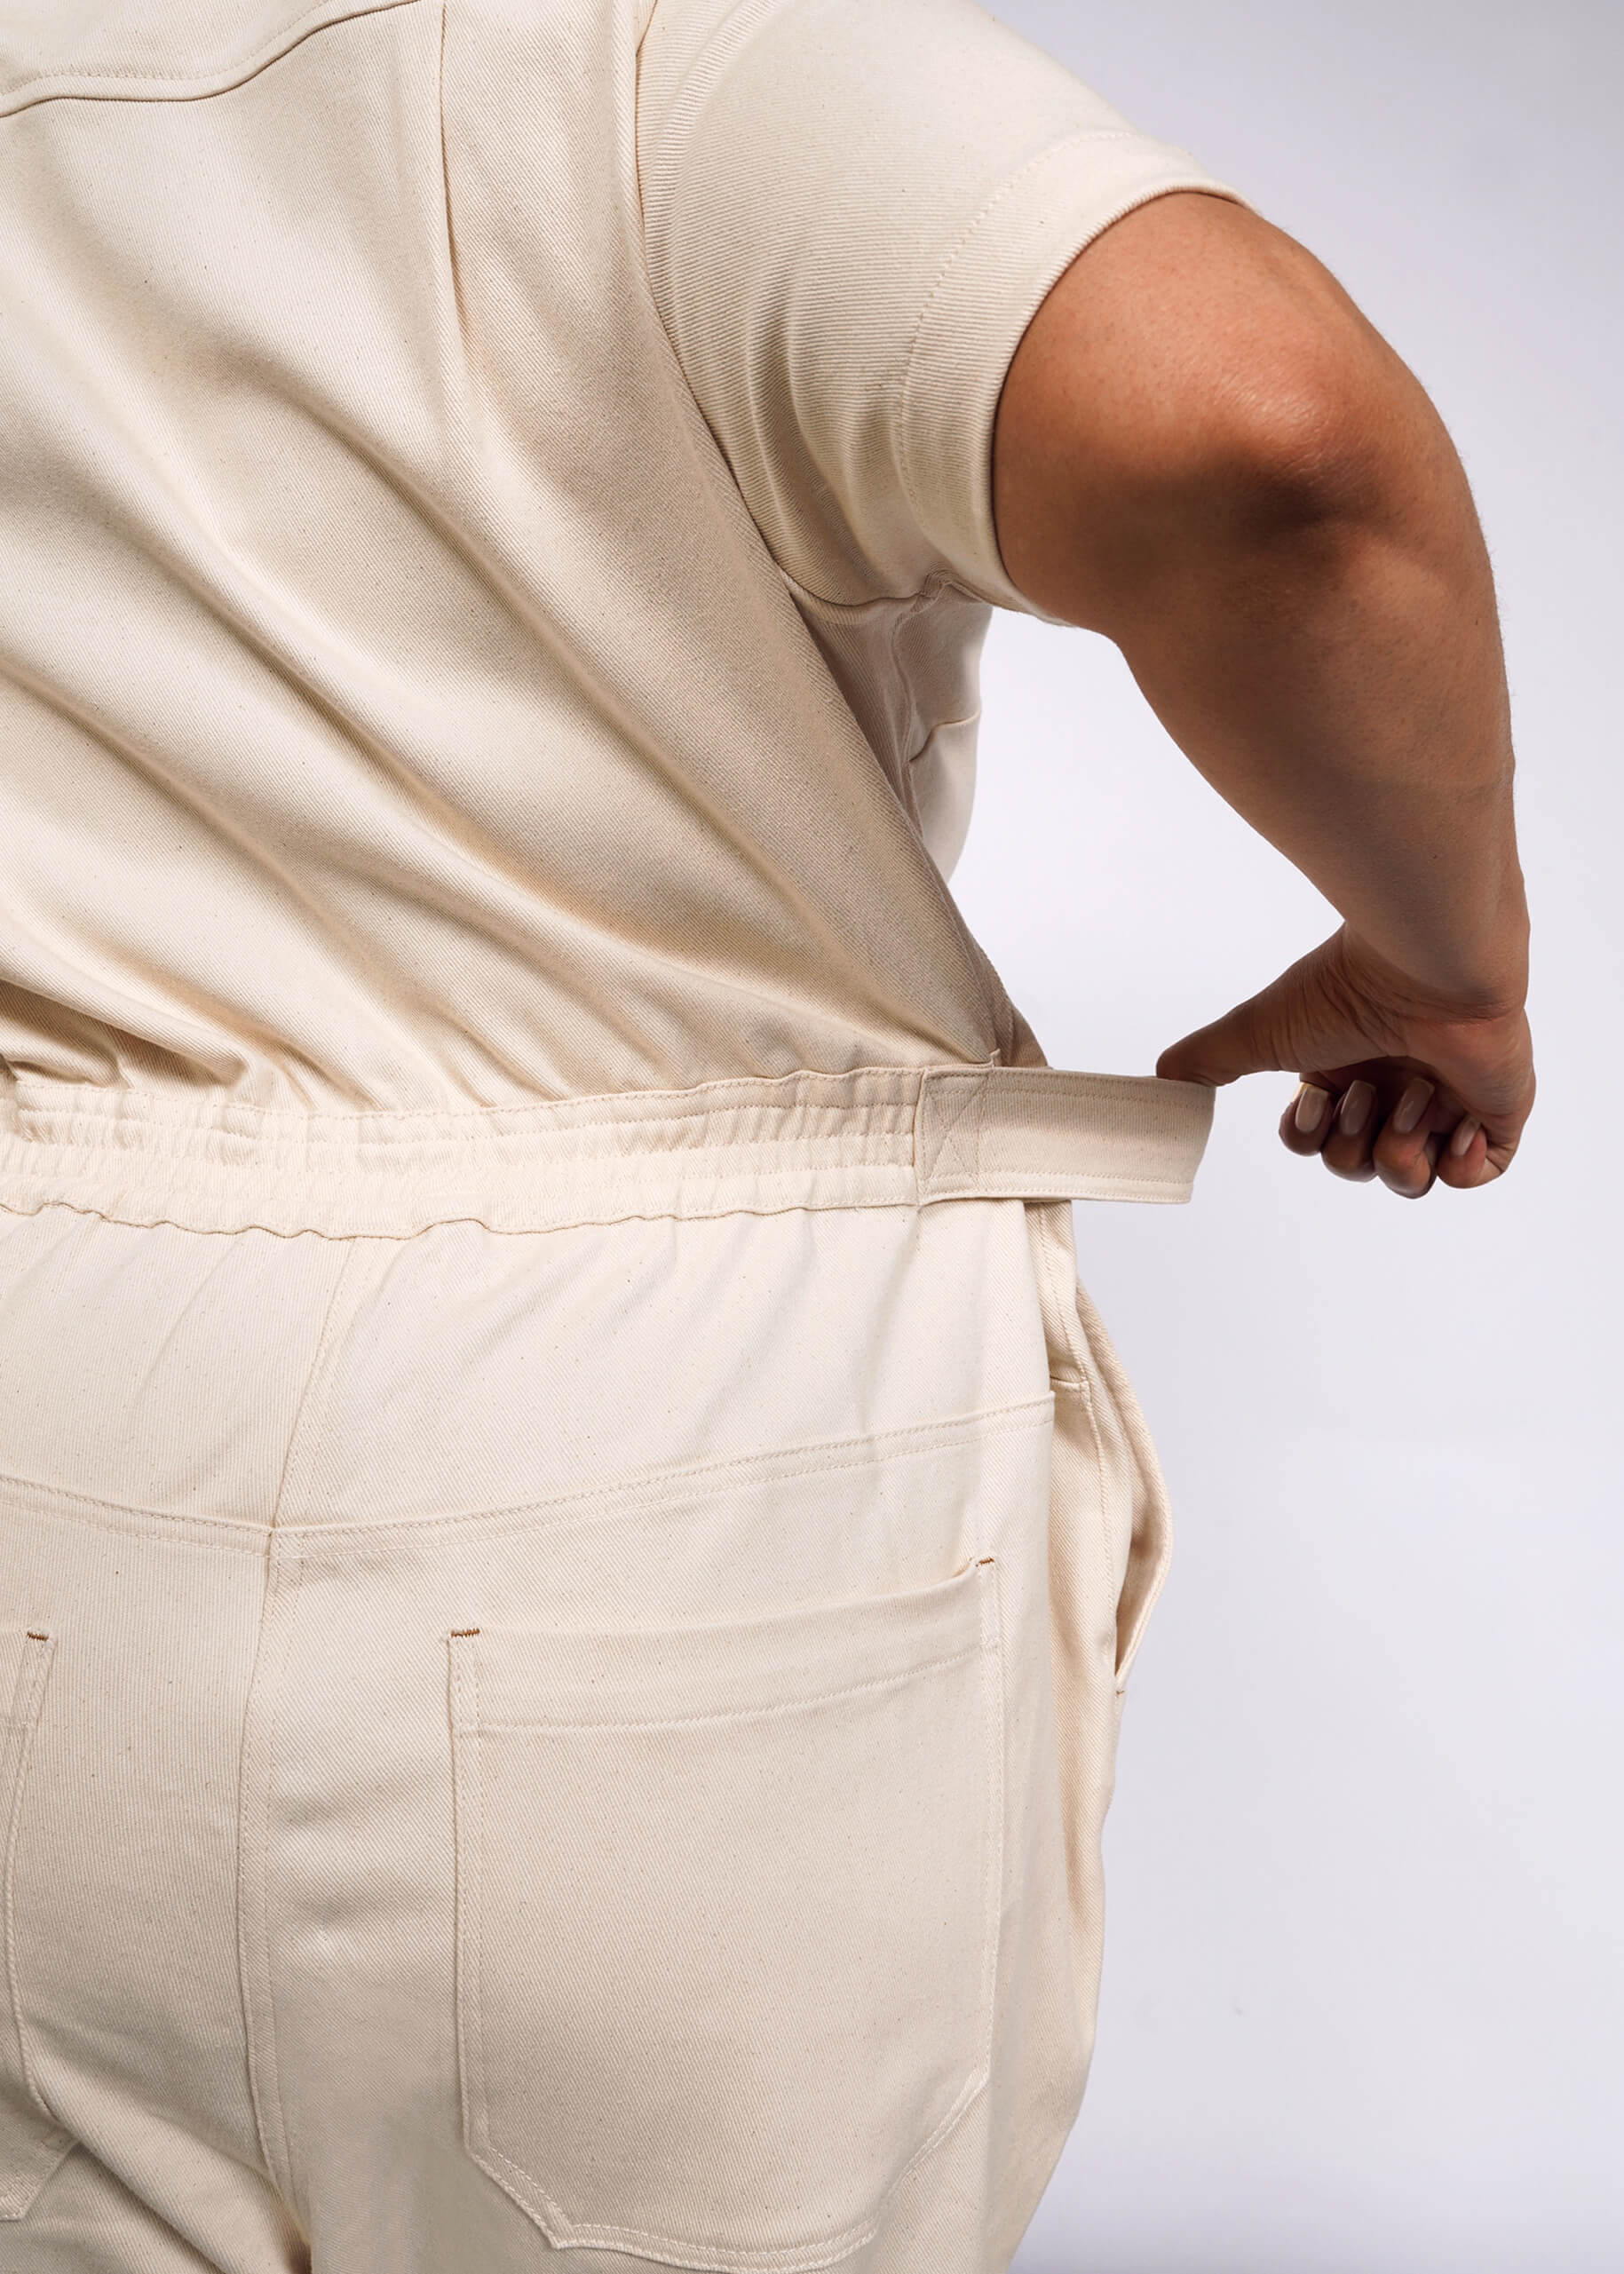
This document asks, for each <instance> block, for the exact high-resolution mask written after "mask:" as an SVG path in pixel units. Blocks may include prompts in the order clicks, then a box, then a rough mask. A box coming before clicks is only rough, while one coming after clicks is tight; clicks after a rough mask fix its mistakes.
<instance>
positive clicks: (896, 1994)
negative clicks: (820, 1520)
mask: <svg viewBox="0 0 1624 2274" xmlns="http://www.w3.org/2000/svg"><path fill="white" fill-rule="evenodd" d="M449 1647H450V1655H451V1715H452V1731H453V1745H454V1758H455V1770H456V1964H457V2022H458V2050H459V2060H460V2064H461V2070H462V2086H463V2137H464V2141H465V2143H466V2145H467V2148H468V2151H469V2152H470V2153H471V2156H472V2157H473V2159H474V2160H475V2161H476V2162H477V2163H479V2165H481V2166H482V2167H483V2168H484V2169H485V2170H486V2171H487V2172H488V2173H489V2174H490V2175H491V2177H492V2178H493V2179H495V2181H496V2182H497V2183H499V2184H500V2185H501V2186H502V2187H503V2188H504V2189H505V2190H506V2191H507V2192H508V2193H509V2194H510V2195H511V2197H512V2198H513V2199H514V2200H515V2201H516V2202H517V2203H519V2205H520V2206H522V2207H523V2208H524V2209H525V2210H526V2211H527V2212H528V2213H529V2215H530V2216H531V2217H532V2218H533V2219H534V2220H535V2222H536V2223H537V2225H538V2226H539V2227H540V2228H541V2229H542V2230H543V2233H544V2234H545V2235H546V2236H547V2237H548V2238H549V2240H550V2241H551V2242H552V2243H553V2244H555V2245H557V2246H566V2245H573V2246H582V2245H585V2246H598V2247H601V2248H605V2249H611V2250H623V2251H627V2252H629V2253H630V2254H633V2255H636V2256H639V2257H645V2258H652V2259H654V2261H655V2262H656V2263H658V2264H661V2265H665V2266H677V2267H686V2268H707V2269H718V2270H728V2274H756V2270H758V2274H796V2270H802V2269H811V2268H814V2267H821V2266H829V2265H833V2264H835V2263H836V2262H837V2261H839V2260H840V2259H843V2258H845V2257H847V2256H849V2255H850V2254H851V2253H852V2252H853V2251H856V2250H859V2249H860V2248H861V2247H862V2246H863V2244H864V2243H865V2242H866V2241H867V2239H868V2238H870V2237H871V2236H872V2235H873V2233H874V2232H875V2229H876V2227H877V2225H878V2222H879V2218H880V2215H881V2212H882V2210H883V2206H884V2204H885V2201H886V2199H887V2197H888V2196H889V2195H890V2194H891V2192H892V2191H893V2190H894V2189H895V2188H896V2186H897V2185H898V2183H899V2181H900V2180H901V2179H902V2178H903V2177H904V2175H906V2174H907V2172H908V2171H909V2170H910V2169H911V2168H912V2167H913V2166H914V2165H915V2164H916V2163H917V2162H919V2160H920V2159H921V2158H923V2156H925V2155H926V2154H928V2153H929V2152H930V2151H931V2149H932V2148H933V2147H934V2146H935V2145H936V2144H937V2143H938V2142H939V2141H940V2140H941V2139H942V2138H943V2137H944V2136H945V2135H946V2134H947V2132H948V2131H949V2130H950V2129H951V2128H952V2127H953V2126H954V2125H955V2123H956V2122H957V2121H958V2120H959V2119H960V2118H961V2117H962V2116H963V2113H964V2112H965V2110H966V2109H967V2108H968V2107H969V2106H970V2104H971V2102H972V2101H973V2100H974V2099H975V2097H976V2096H977V2094H978V2092H979V2091H980V2089H981V2088H982V2087H983V2085H984V2084H985V2083H986V2074H987V2060H988V2052H989V2046H990V2040H991V2033H992V2020H993V1980H994V1966H995V1963H996V1959H997V1942H998V1919H999V1913H1000V1907H1001V1880H1002V1822H1003V1795H1002V1759H1003V1739H1002V1659H1001V1649H1000V1639H999V1620H998V1597H997V1583H996V1573H995V1570H994V1565H993V1562H992V1560H991V1558H990V1557H989V1558H986V1559H985V1560H983V1561H982V1562H980V1563H977V1564H972V1565H970V1566H969V1567H968V1568H967V1569H966V1570H964V1571H963V1572H961V1573H958V1574H957V1575H956V1576H955V1577H954V1578H952V1579H949V1580H947V1581H941V1582H939V1583H938V1584H937V1585H935V1586H933V1587H928V1588H924V1589H918V1590H915V1591H914V1592H910V1593H906V1594H900V1595H893V1596H885V1597H875V1598H869V1599H865V1600H862V1601H858V1602H847V1603H837V1604H820V1605H817V1606H815V1607H811V1608H804V1609H799V1610H793V1611H788V1612H783V1613H781V1614H775V1615H773V1616H771V1617H765V1618H761V1619H757V1620H752V1621H750V1622H749V1623H745V1624H740V1625H732V1626H718V1627H705V1628H668V1629H664V1630H661V1631H656V1632H647V1631H643V1632H625V1631H617V1632H606V1633H585V1634H583V1633H554V1632H535V1631H518V1630H514V1629H503V1630H498V1629H493V1628H485V1629H484V1630H483V1631H480V1630H478V1629H475V1630H471V1631H468V1632H463V1633H458V1634H453V1635H452V1636H450V1637H449Z"/></svg>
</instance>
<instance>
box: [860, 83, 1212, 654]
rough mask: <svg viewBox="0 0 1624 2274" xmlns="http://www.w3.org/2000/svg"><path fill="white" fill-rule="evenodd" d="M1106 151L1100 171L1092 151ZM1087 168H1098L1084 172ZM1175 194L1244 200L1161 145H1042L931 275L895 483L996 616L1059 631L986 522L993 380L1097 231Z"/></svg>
mask: <svg viewBox="0 0 1624 2274" xmlns="http://www.w3.org/2000/svg"><path fill="white" fill-rule="evenodd" d="M1102 143H1103V144H1105V145H1107V146H1114V147H1111V148H1110V150H1109V155H1108V157H1106V161H1105V163H1104V164H1101V163H1100V162H1098V161H1099V159H1100V158H1101V157H1102V156H1103V155H1105V154H1104V153H1102V152H1101V151H1100V148H1099V146H1100V145H1101V144H1102ZM1085 155H1092V156H1093V157H1094V159H1095V160H1096V162H1095V163H1093V164H1088V163H1085V162H1082V161H1083V159H1084V157H1085ZM1175 190H1200V191H1205V192H1207V193H1208V194H1210V195H1213V196H1217V197H1224V198H1227V199H1228V200H1229V201H1230V202H1232V203H1234V204H1238V205H1245V204H1246V202H1247V201H1246V199H1245V198H1243V197H1242V196H1241V195H1240V193H1239V192H1238V191H1236V190H1233V189H1232V188H1230V187H1229V186H1227V185H1226V184H1224V183H1223V182H1220V181H1217V180H1216V179H1215V178H1213V177H1212V175H1210V174H1208V173H1207V172H1206V171H1205V170H1203V169H1202V168H1201V167H1200V166H1199V165H1198V164H1197V163H1196V162H1195V160H1194V159H1193V158H1192V157H1190V156H1189V155H1188V154H1187V153H1186V152H1184V151H1182V150H1177V149H1175V148H1173V147H1171V146H1170V145H1168V144H1167V143H1160V142H1154V141H1152V140H1150V139H1148V138H1146V137H1145V136H1143V135H1139V134H1137V133H1132V132H1124V133H1113V132H1111V131H1101V130H1099V129H1097V128H1094V129H1089V131H1085V132H1083V133H1080V134H1073V135H1067V136H1066V138H1065V139H1064V140H1062V141H1059V142H1056V143H1051V144H1050V146H1049V147H1048V148H1047V149H1045V150H1042V151H1040V152H1039V153H1038V155H1037V156H1035V157H1034V158H1032V159H1030V160H1028V162H1026V165H1024V166H1022V167H1021V168H1020V169H1019V170H1018V172H1016V173H1014V174H1011V175H1010V177H1009V178H1007V179H1006V180H1005V181H1004V182H1003V183H1002V185H1001V186H1000V187H999V188H998V189H997V190H996V191H995V192H994V194H993V196H992V197H991V198H989V199H988V201H987V202H986V204H985V205H984V206H983V207H982V208H981V210H980V211H979V212H978V214H977V215H976V216H975V218H973V220H971V221H970V224H969V226H967V227H966V229H965V230H964V232H963V234H962V235H961V236H960V238H959V239H958V241H957V242H956V243H955V246H954V247H953V250H951V252H949V254H948V255H947V259H946V260H945V262H944V263H943V265H942V268H941V270H940V273H939V275H938V276H937V279H936V281H935V283H934V284H933V286H932V287H931V292H930V294H929V296H928V297H927V298H926V301H925V304H924V306H923V309H922V310H921V312H920V316H919V321H918V323H917V325H916V326H915V333H914V339H913V343H912V345H911V347H910V349H909V352H908V359H907V365H906V367H905V369H904V372H903V376H902V384H901V392H900V398H899V414H898V456H899V474H900V477H901V481H902V486H903V488H904V491H905V492H906V495H907V500H908V503H909V505H910V507H911V509H912V511H914V513H915V515H916V516H917V517H918V519H919V523H920V526H921V527H922V529H923V530H924V531H925V532H926V533H927V535H929V537H930V538H931V542H932V543H934V544H935V545H936V546H937V547H938V548H939V551H940V552H941V554H942V556H943V558H944V559H947V560H948V561H950V562H952V563H954V564H955V568H954V574H953V581H954V582H955V583H957V584H958V585H959V586H960V587H961V589H962V590H965V591H967V592H969V593H970V594H971V595H972V596H973V597H974V598H977V599H980V600H985V601H987V602H989V603H990V604H991V605H992V606H994V607H1001V608H1010V609H1013V610H1016V611H1018V613H1019V614H1023V615H1031V616H1036V617H1037V618H1038V620H1039V621H1040V622H1043V623H1057V624H1058V623H1064V622H1066V618H1065V617H1063V616H1051V615H1049V614H1046V613H1045V611H1044V610H1042V608H1039V607H1037V606H1035V605H1034V603H1033V602H1032V601H1031V600H1029V599H1028V598H1026V595H1025V594H1024V593H1023V592H1021V591H1020V590H1019V589H1018V587H1017V586H1016V585H1015V584H1014V583H1013V582H1011V581H1010V576H1009V574H1008V573H1007V572H1006V570H1005V568H1004V565H1003V559H1002V554H1001V553H1000V551H999V550H998V539H997V533H996V528H995V525H994V519H993V465H992V457H993V426H994V419H995V418H996V416H997V410H998V400H999V397H1000V395H1001V394H1002V391H1003V382H1004V377H1005V375H1006V374H1007V372H1008V370H1009V367H1010V363H1011V362H1012V361H1013V360H1014V356H1015V351H1016V349H1017V348H1018V345H1020V342H1021V339H1022V337H1023V336H1024V335H1025V332H1026V327H1027V325H1028V324H1029V323H1030V322H1031V321H1032V319H1033V317H1034V315H1035V314H1036V313H1037V311H1038V309H1039V308H1040V307H1041V306H1042V303H1043V301H1044V299H1045V297H1047V295H1048V293H1049V291H1050V289H1051V287H1052V286H1053V285H1054V284H1055V283H1056V282H1058V280H1059V278H1060V277H1061V276H1062V275H1063V274H1064V273H1065V272H1066V269H1067V268H1069V267H1070V265H1071V264H1072V262H1073V260H1074V259H1075V258H1076V257H1077V255H1078V254H1079V253H1080V252H1081V250H1082V249H1083V248H1084V246H1085V245H1087V244H1089V243H1090V242H1092V240H1093V239H1094V238H1095V237H1097V235H1098V234H1100V232H1101V231H1102V230H1103V229H1106V228H1108V227H1109V226H1110V225H1111V224H1112V223H1113V221H1120V220H1121V218H1122V216H1123V215H1124V214H1126V213H1130V212H1132V211H1133V210H1134V209H1135V208H1136V207H1137V206H1140V205H1144V204H1147V203H1148V202H1150V200H1151V199H1153V198H1155V197H1161V196H1164V195H1166V194H1168V192H1170V191H1175Z"/></svg>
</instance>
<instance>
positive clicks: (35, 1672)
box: [0, 1628, 73, 2219]
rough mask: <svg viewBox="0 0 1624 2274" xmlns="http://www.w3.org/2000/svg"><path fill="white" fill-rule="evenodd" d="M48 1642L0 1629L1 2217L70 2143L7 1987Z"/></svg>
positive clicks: (23, 2203) (25, 2198)
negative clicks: (40, 2090) (38, 2084)
mask: <svg viewBox="0 0 1624 2274" xmlns="http://www.w3.org/2000/svg"><path fill="white" fill-rule="evenodd" d="M54 1647H55V1645H54V1644H53V1643H52V1641H51V1636H49V1635H44V1634H38V1633H29V1632H28V1631H26V1630H24V1629H22V1628H15V1629H10V1630H8V1629H4V1628H0V1714H3V1715H4V1720H0V1855H3V1857H4V1882H3V1883H0V1940H3V1941H4V1952H3V1953H0V1955H3V1956H4V1962H5V1979H4V1985H0V2219H20V2218H21V2217H22V2215H23V2214H24V2213H25V2212H26V2211H27V2210H28V2207H29V2206H30V2205H31V2204H32V2202H33V2200H34V2199H35V2197H36V2195H37V2194H38V2193H39V2191H40V2189H41V2188H42V2187H43V2186H44V2183H45V2182H46V2181H47V2180H48V2179H49V2178H50V2176H51V2173H52V2172H53V2171H54V2170H55V2169H56V2167H57V2166H58V2165H59V2163H60V2162H61V2160H62V2159H63V2157H64V2156H65V2155H66V2154H67V2151H68V2150H69V2148H71V2147H72V2145H73V2138H72V2135H70V2134H69V2133H67V2132H65V2131H64V2130H63V2129H62V2127H61V2126H60V2125H59V2124H58V2123H57V2121H56V2119H54V2117H52V2116H51V2113H50V2112H49V2111H48V2110H47V2109H46V2108H45V2107H44V2104H42V2103H41V2102H40V2101H39V2100H38V2099H36V2096H35V2093H34V2088H33V2085H32V2082H31V2080H30V2079H29V2075H28V2056H27V2052H26V2050H25V2047H24V2041H23V2035H22V2024H21V2017H20V2015H19V2013H18V2011H17V2006H16V2001H15V1996H14V1987H15V1984H16V1980H17V1967H16V1962H15V1958H14V1954H13V1952H12V1884H13V1881H14V1878H15V1874H16V1869H17V1842H18V1838H19V1835H20V1831H21V1826H22V1810H23V1795H24V1791H25V1788H26V1785H27V1780H28V1755H29V1753H30V1751H31V1750H32V1748H33V1744H34V1728H35V1723H36V1722H37V1721H38V1719H39V1709H40V1706H41V1703H42V1701H43V1700H44V1695H45V1676H46V1675H47V1673H48V1672H49V1671H50V1667H51V1651H52V1650H53V1648H54Z"/></svg>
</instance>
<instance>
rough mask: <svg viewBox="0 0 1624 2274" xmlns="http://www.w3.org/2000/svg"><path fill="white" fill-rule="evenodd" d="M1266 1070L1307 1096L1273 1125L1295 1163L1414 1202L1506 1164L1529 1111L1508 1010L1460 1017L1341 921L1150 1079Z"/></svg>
mask: <svg viewBox="0 0 1624 2274" xmlns="http://www.w3.org/2000/svg"><path fill="white" fill-rule="evenodd" d="M1270 1068H1279V1069H1280V1070H1282V1071H1285V1072H1295V1073H1296V1074H1298V1075H1299V1077H1300V1080H1301V1082H1302V1084H1303V1087H1302V1088H1301V1089H1299V1091H1298V1093H1297V1096H1296V1097H1295V1098H1294V1099H1293V1101H1292V1103H1291V1104H1290V1105H1288V1106H1287V1109H1286V1112H1285V1113H1284V1115H1283V1116H1282V1118H1281V1121H1280V1140H1281V1142H1282V1144H1284V1145H1286V1146H1287V1149H1288V1150H1289V1151H1290V1152H1292V1153H1318V1154H1319V1158H1320V1160H1321V1161H1323V1162H1324V1163H1325V1166H1326V1167H1327V1169H1330V1170H1331V1171H1332V1173H1333V1174H1334V1175H1335V1176H1338V1177H1350V1178H1351V1179H1352V1180H1354V1181H1355V1182H1364V1181H1367V1179H1369V1178H1371V1177H1380V1178H1381V1180H1382V1183H1383V1184H1384V1185H1386V1186H1387V1188H1388V1190H1389V1191H1390V1192H1397V1193H1398V1194H1399V1195H1400V1196H1401V1197H1402V1198H1404V1199H1406V1200H1420V1199H1422V1197H1423V1196H1424V1195H1425V1194H1426V1193H1428V1192H1430V1191H1431V1189H1432V1186H1433V1185H1434V1184H1435V1183H1438V1182H1442V1183H1444V1184H1446V1185H1457V1186H1459V1187H1461V1188H1462V1190H1464V1189H1467V1188H1470V1187H1471V1186H1473V1185H1487V1184H1490V1183H1492V1182H1493V1180H1494V1178H1496V1177H1502V1176H1503V1175H1504V1174H1505V1172H1506V1170H1507V1169H1509V1167H1510V1165H1511V1161H1512V1157H1513V1155H1514V1154H1515V1153H1516V1152H1517V1145H1518V1143H1519V1141H1520V1139H1521V1137H1522V1133H1523V1124H1524V1122H1525V1121H1526V1120H1527V1118H1528V1115H1529V1113H1530V1112H1531V1110H1532V1108H1533V1091H1534V1080H1533V1048H1532V1044H1531V1042H1530V1040H1529V1034H1528V1021H1527V1018H1526V1017H1525V1015H1524V1012H1523V1010H1522V1005H1521V1001H1520V990H1519V996H1518V1000H1517V1002H1516V1003H1515V1004H1512V1003H1509V1002H1501V1003H1498V1004H1489V1005H1485V1006H1474V1007H1472V1008H1470V1009H1466V1008H1462V1005H1461V1004H1459V1003H1458V1002H1448V1001H1446V1000H1445V999H1443V998H1441V997H1440V996H1438V994H1434V993H1430V991H1429V990H1427V989H1425V988H1423V987H1422V986H1418V985H1417V984H1416V983H1415V982H1414V980H1411V979H1407V978H1406V976H1405V975H1404V973H1403V972H1401V971H1398V970H1396V969H1395V967H1394V966H1393V965H1392V964H1390V963H1385V962H1384V961H1383V960H1382V958H1381V957H1380V956H1378V955H1375V954H1374V951H1373V950H1372V949H1370V948H1368V947H1366V946H1365V945H1364V944H1363V942H1362V941H1360V940H1359V939H1357V938H1356V936H1355V935H1354V934H1352V933H1351V932H1350V931H1349V930H1348V928H1347V926H1346V925H1345V924H1344V925H1343V929H1342V930H1341V931H1338V932H1335V933H1334V934H1333V935H1332V937H1331V938H1330V939H1327V940H1326V941H1325V942H1324V943H1323V944H1322V945H1321V946H1320V947H1316V948H1315V949H1314V951H1313V952H1312V954H1311V955H1305V956H1303V959H1302V961H1301V962H1300V963H1294V964H1293V965H1292V967H1291V969H1290V970H1289V971H1284V972H1282V973H1281V975H1280V977H1279V979H1276V980H1275V981H1274V983H1273V985H1272V986H1267V987H1265V988H1264V991H1263V993H1262V994H1256V995H1254V996H1253V997H1252V999H1251V1000H1250V1002H1243V1003H1240V1005H1238V1007H1237V1008H1236V1009H1235V1010H1232V1011H1230V1012H1228V1013H1227V1015H1226V1016H1225V1017H1224V1018H1219V1019H1216V1020H1215V1021H1214V1023H1213V1024H1212V1025H1211V1026H1203V1027H1202V1028H1201V1029H1200V1032H1199V1033H1197V1034H1188V1035H1186V1036H1185V1037H1184V1041H1183V1042H1176V1043H1175V1044H1174V1045H1173V1047H1172V1049H1171V1050H1164V1051H1163V1052H1162V1055H1161V1058H1160V1060H1159V1061H1158V1062H1157V1066H1156V1071H1157V1073H1158V1074H1161V1075H1163V1076H1164V1077H1166V1078H1168V1079H1169V1080H1172V1081H1176V1082H1212V1083H1214V1084H1221V1083H1224V1082H1233V1081H1235V1080H1237V1079H1238V1077H1239V1076H1240V1075H1241V1074H1257V1073H1262V1072H1264V1071H1267V1070H1268V1069H1270Z"/></svg>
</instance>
